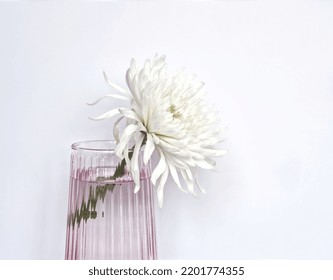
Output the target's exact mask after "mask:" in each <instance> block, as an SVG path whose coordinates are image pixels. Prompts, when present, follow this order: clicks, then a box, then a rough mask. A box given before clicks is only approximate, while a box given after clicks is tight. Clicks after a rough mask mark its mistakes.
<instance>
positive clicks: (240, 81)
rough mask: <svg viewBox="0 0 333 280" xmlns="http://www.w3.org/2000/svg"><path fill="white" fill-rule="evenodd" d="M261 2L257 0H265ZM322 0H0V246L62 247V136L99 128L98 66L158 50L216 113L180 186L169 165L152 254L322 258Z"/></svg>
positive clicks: (327, 17) (65, 148) (32, 253)
mask: <svg viewBox="0 0 333 280" xmlns="http://www.w3.org/2000/svg"><path fill="white" fill-rule="evenodd" d="M269 2H270V1H269ZM332 15H333V1H324V0H323V1H319V0H317V1H316V0H313V1H299V2H298V1H297V2H295V1H277V3H267V2H266V3H263V2H262V1H211V2H207V3H205V2H200V1H195V2H182V1H179V2H175V1H174V2H166V1H161V2H160V1H158V2H156V1H147V2H142V1H139V2H90V3H89V2H82V3H80V2H67V3H65V2H58V3H57V2H43V1H42V2H26V3H24V2H21V3H19V2H12V3H11V2H7V3H6V2H2V3H0V36H1V37H0V38H1V39H0V40H1V44H0V129H1V137H0V147H1V156H0V172H1V185H0V198H1V203H0V258H1V259H63V258H64V246H65V230H66V214H67V198H68V181H69V159H70V158H69V157H70V144H71V143H72V142H76V141H80V140H88V139H105V138H111V137H112V123H113V122H112V120H110V121H104V122H93V121H90V120H88V117H89V116H96V115H98V114H100V113H103V112H104V111H105V110H106V109H107V108H109V107H110V106H111V105H112V104H111V103H110V102H103V103H102V104H99V105H98V106H95V107H93V108H91V107H88V106H86V105H85V102H87V101H92V100H94V99H96V98H97V97H100V96H102V95H104V94H107V93H108V92H110V89H109V87H108V86H107V85H106V84H105V83H104V80H103V77H102V70H106V71H107V72H108V74H109V76H110V78H111V79H112V80H113V81H114V82H116V83H118V84H120V85H122V86H124V87H125V86H126V85H125V79H124V76H125V71H126V69H127V67H128V66H129V61H130V59H131V57H136V58H137V59H138V60H139V61H141V62H143V61H144V59H145V58H150V57H153V56H154V54H155V53H160V54H166V55H167V60H168V63H169V67H170V68H175V67H178V66H179V67H181V66H185V67H186V69H187V71H188V73H195V74H197V76H198V77H199V78H200V79H201V80H203V81H204V82H205V83H206V90H207V92H208V96H209V99H210V102H214V103H215V104H216V107H217V108H218V109H219V111H220V117H221V120H222V124H221V126H222V127H227V128H228V130H227V138H228V139H227V141H226V142H225V143H224V144H223V147H225V148H226V149H228V151H229V152H228V154H227V155H226V156H225V157H224V158H221V159H219V160H218V167H219V172H217V173H212V172H209V171H204V172H201V173H200V178H201V181H202V183H203V184H204V185H205V187H206V189H207V194H206V195H201V196H200V198H199V199H195V198H193V197H192V196H190V195H185V194H183V193H181V192H180V191H179V190H178V189H177V188H176V187H175V185H174V184H173V183H172V182H171V181H170V182H169V183H168V185H167V186H166V189H165V202H164V207H163V209H161V210H160V209H157V231H158V245H159V248H158V249H159V258H160V259H277V258H278V259H332V258H333V203H332V200H333V183H332V182H333V179H332V178H333V174H332V170H333V145H332V144H333V110H332V108H333V16H332Z"/></svg>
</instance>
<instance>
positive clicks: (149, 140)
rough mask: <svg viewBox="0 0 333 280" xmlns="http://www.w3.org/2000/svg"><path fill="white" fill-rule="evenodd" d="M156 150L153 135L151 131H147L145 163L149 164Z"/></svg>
mask: <svg viewBox="0 0 333 280" xmlns="http://www.w3.org/2000/svg"><path fill="white" fill-rule="evenodd" d="M154 150H155V144H154V141H153V137H152V136H151V135H150V134H149V133H147V141H146V147H145V151H144V153H143V163H144V164H146V165H147V163H148V161H149V159H150V157H151V155H152V154H153V152H154Z"/></svg>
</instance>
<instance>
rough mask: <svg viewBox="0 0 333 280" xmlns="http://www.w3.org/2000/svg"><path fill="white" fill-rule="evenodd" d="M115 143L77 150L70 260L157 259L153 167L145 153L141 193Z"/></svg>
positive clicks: (71, 188)
mask: <svg viewBox="0 0 333 280" xmlns="http://www.w3.org/2000/svg"><path fill="white" fill-rule="evenodd" d="M114 148H115V142H114V141H87V142H81V143H75V144H73V145H72V155H71V171H70V172H71V178H70V186H69V201H68V222H67V237H66V253H65V258H66V259H76V260H79V259H114V260H116V259H128V260H131V259H133V260H152V259H156V257H157V255H156V237H155V212H154V194H153V192H152V185H151V182H150V173H151V166H150V163H149V164H148V165H144V164H143V152H142V151H140V155H139V166H140V174H141V178H140V180H141V181H140V183H141V188H140V190H139V192H137V193H136V194H135V193H134V183H133V179H132V178H131V176H130V174H129V173H128V171H127V169H126V165H125V166H122V167H121V160H120V159H119V158H118V157H117V156H116V155H115V153H114Z"/></svg>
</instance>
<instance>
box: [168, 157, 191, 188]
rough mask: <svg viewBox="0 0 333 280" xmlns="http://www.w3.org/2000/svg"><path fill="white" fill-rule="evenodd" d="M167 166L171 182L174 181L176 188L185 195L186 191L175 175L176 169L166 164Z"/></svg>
mask: <svg viewBox="0 0 333 280" xmlns="http://www.w3.org/2000/svg"><path fill="white" fill-rule="evenodd" d="M168 166H169V170H170V173H171V176H172V178H173V180H174V181H175V183H176V185H177V187H178V188H179V189H180V190H181V191H182V192H184V193H187V190H185V189H184V188H183V187H182V185H181V184H180V181H179V177H178V174H177V170H176V168H175V167H174V165H173V164H170V163H169V164H168Z"/></svg>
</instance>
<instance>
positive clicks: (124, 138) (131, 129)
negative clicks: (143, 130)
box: [115, 124, 138, 157]
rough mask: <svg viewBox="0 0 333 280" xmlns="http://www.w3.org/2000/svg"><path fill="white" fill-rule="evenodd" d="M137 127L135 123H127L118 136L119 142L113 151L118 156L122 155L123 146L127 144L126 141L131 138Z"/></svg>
mask: <svg viewBox="0 0 333 280" xmlns="http://www.w3.org/2000/svg"><path fill="white" fill-rule="evenodd" d="M137 129H138V126H137V125H136V124H130V125H128V126H127V127H126V128H125V129H124V131H123V133H122V134H121V136H120V141H119V144H118V145H117V147H116V149H115V152H116V155H117V156H118V157H123V156H122V154H123V151H124V148H125V146H126V145H127V144H128V141H129V140H130V139H131V137H132V135H133V133H134V132H136V131H137Z"/></svg>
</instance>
